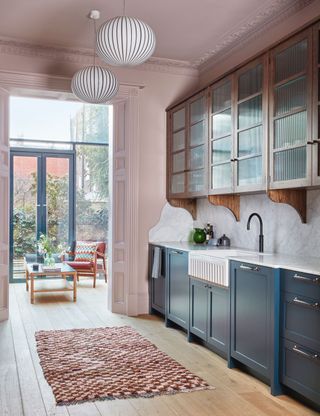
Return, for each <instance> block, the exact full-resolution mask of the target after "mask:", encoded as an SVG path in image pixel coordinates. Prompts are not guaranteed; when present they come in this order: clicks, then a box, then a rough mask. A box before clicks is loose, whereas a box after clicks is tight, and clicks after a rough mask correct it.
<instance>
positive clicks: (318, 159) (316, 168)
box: [312, 23, 320, 185]
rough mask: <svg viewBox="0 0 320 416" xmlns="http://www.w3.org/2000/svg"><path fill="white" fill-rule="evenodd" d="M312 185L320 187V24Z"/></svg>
mask: <svg viewBox="0 0 320 416" xmlns="http://www.w3.org/2000/svg"><path fill="white" fill-rule="evenodd" d="M313 56H314V62H313V88H312V90H313V91H314V94H313V103H312V104H313V125H312V128H313V136H312V141H313V146H312V185H320V23H317V24H315V25H314V27H313Z"/></svg>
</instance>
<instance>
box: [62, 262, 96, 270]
mask: <svg viewBox="0 0 320 416" xmlns="http://www.w3.org/2000/svg"><path fill="white" fill-rule="evenodd" d="M66 263H67V264H69V266H70V267H72V268H73V269H75V270H91V269H92V268H93V263H92V262H91V261H67V262H66Z"/></svg>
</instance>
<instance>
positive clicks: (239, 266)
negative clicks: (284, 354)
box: [229, 261, 281, 394]
mask: <svg viewBox="0 0 320 416" xmlns="http://www.w3.org/2000/svg"><path fill="white" fill-rule="evenodd" d="M230 273H231V276H230V277H231V281H230V289H231V316H230V320H231V322H230V323H231V326H230V329H231V339H230V359H229V366H230V367H233V366H236V363H237V361H239V362H240V363H242V364H244V365H246V366H247V367H248V368H249V369H252V370H253V371H254V372H255V373H256V374H257V375H259V376H260V377H261V378H262V379H263V380H265V381H266V382H268V383H270V384H271V393H272V394H278V393H280V392H281V389H280V384H279V313H278V310H279V304H280V278H279V275H278V273H277V272H276V271H274V270H273V269H271V268H267V267H261V266H256V265H254V264H248V263H240V262H236V261H232V262H231V264H230ZM275 283H276V285H275ZM275 291H276V293H275ZM275 295H276V296H275Z"/></svg>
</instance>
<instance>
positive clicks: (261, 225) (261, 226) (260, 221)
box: [247, 212, 263, 253]
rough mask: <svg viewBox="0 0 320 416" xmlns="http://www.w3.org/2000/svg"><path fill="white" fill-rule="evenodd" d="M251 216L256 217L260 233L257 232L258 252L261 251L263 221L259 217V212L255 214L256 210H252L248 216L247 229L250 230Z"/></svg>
mask: <svg viewBox="0 0 320 416" xmlns="http://www.w3.org/2000/svg"><path fill="white" fill-rule="evenodd" d="M252 217H257V218H258V220H259V223H260V234H259V253H263V222H262V218H261V217H260V215H259V214H257V213H256V212H254V213H253V214H251V215H250V216H249V218H248V222H247V230H250V222H251V219H252Z"/></svg>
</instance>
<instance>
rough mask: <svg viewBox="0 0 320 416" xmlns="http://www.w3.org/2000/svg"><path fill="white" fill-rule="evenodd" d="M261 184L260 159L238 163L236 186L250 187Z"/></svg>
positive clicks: (255, 158)
mask: <svg viewBox="0 0 320 416" xmlns="http://www.w3.org/2000/svg"><path fill="white" fill-rule="evenodd" d="M261 182H262V157H261V156H259V157H253V158H251V159H244V160H239V161H238V185H240V186H243V185H252V184H259V183H261Z"/></svg>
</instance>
